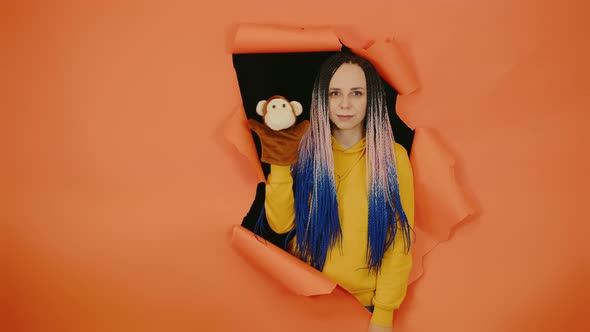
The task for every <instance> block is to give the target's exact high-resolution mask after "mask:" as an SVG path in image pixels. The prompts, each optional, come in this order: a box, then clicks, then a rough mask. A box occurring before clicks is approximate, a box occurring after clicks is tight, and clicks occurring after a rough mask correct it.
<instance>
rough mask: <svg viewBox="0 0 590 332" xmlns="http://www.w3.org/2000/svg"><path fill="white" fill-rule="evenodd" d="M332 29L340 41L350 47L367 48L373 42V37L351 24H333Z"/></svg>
mask: <svg viewBox="0 0 590 332" xmlns="http://www.w3.org/2000/svg"><path fill="white" fill-rule="evenodd" d="M333 29H334V32H335V33H336V35H337V36H338V39H339V40H340V42H341V43H342V44H344V45H346V47H348V48H350V49H353V48H360V49H367V48H369V47H370V46H371V45H373V44H374V43H375V38H373V37H372V36H370V35H369V34H366V33H363V31H362V30H361V29H358V28H356V27H355V26H353V25H335V26H334V27H333Z"/></svg>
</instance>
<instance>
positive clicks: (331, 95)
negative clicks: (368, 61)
mask: <svg viewBox="0 0 590 332" xmlns="http://www.w3.org/2000/svg"><path fill="white" fill-rule="evenodd" d="M328 102H329V107H330V121H331V122H332V124H333V125H334V126H335V127H336V128H338V129H340V130H346V131H348V130H352V131H356V130H359V131H364V119H365V115H366V113H367V80H366V79H365V73H364V72H363V70H362V68H361V67H360V66H359V65H357V64H352V63H344V64H342V65H341V66H340V68H338V70H336V72H335V73H334V76H332V80H331V81H330V85H329V88H328Z"/></svg>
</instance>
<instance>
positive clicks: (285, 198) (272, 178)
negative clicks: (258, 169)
mask: <svg viewBox="0 0 590 332" xmlns="http://www.w3.org/2000/svg"><path fill="white" fill-rule="evenodd" d="M264 208H265V210H266V219H267V221H268V224H269V225H270V228H272V230H273V231H274V232H275V233H278V234H284V233H287V232H289V231H290V230H291V229H293V227H294V226H295V198H294V196H293V177H292V175H291V167H290V166H278V165H273V164H271V165H270V174H269V175H268V180H267V182H266V196H265V200H264Z"/></svg>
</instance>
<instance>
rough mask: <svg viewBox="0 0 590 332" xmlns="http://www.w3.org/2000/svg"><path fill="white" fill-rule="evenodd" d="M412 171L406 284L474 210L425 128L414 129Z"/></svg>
mask: <svg viewBox="0 0 590 332" xmlns="http://www.w3.org/2000/svg"><path fill="white" fill-rule="evenodd" d="M410 160H411V163H412V169H413V171H414V192H415V202H416V203H415V204H416V207H415V209H416V211H415V222H414V224H415V231H416V238H417V241H416V246H415V247H414V249H413V252H412V255H413V257H414V261H415V262H419V263H417V264H414V269H413V270H412V272H411V274H410V280H411V281H415V280H417V279H418V278H419V277H420V275H421V274H422V261H423V258H424V256H426V255H427V254H428V253H429V252H430V251H432V249H434V247H436V245H438V243H440V242H442V241H446V240H448V238H449V235H450V232H451V230H452V229H453V227H455V226H456V225H457V224H459V223H460V222H461V221H462V220H464V219H465V218H466V217H467V216H469V215H471V214H473V213H474V208H473V207H472V205H471V204H470V202H469V201H468V200H467V196H466V195H465V193H464V192H463V190H462V188H461V186H460V185H459V183H457V180H456V178H455V174H454V168H453V167H454V164H455V160H454V158H453V157H452V155H451V154H450V153H449V151H447V150H446V149H445V148H444V147H443V145H442V144H441V143H440V142H439V140H438V138H437V137H436V136H435V135H434V133H432V132H431V131H430V130H428V129H426V128H416V132H415V135H414V143H413V146H412V152H411V156H410Z"/></svg>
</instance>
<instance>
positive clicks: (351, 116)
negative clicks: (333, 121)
mask: <svg viewBox="0 0 590 332" xmlns="http://www.w3.org/2000/svg"><path fill="white" fill-rule="evenodd" d="M336 117H337V118H338V119H339V120H342V121H346V120H350V119H352V118H353V117H354V115H336Z"/></svg>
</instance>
